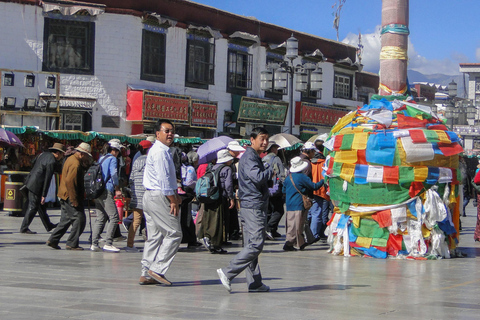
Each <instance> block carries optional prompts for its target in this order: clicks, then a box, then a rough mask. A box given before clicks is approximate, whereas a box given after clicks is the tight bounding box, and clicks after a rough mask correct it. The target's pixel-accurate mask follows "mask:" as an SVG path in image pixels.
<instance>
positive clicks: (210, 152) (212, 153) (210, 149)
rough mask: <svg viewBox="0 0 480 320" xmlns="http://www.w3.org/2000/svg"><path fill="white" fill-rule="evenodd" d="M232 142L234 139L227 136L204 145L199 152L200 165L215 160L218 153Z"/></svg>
mask: <svg viewBox="0 0 480 320" xmlns="http://www.w3.org/2000/svg"><path fill="white" fill-rule="evenodd" d="M230 141H233V139H232V138H230V137H227V136H220V137H216V138H213V139H210V140H208V141H207V142H205V143H204V144H202V145H201V146H200V147H198V150H197V154H198V158H199V159H198V163H199V164H202V163H208V162H211V161H213V160H215V159H216V158H217V151H219V150H222V149H225V148H226V147H227V145H228V143H229V142H230Z"/></svg>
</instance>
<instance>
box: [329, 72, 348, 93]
mask: <svg viewBox="0 0 480 320" xmlns="http://www.w3.org/2000/svg"><path fill="white" fill-rule="evenodd" d="M351 82H352V77H351V76H347V75H344V74H339V73H335V88H334V93H333V97H334V98H342V99H350V98H351V96H352V94H351V85H350V84H351Z"/></svg>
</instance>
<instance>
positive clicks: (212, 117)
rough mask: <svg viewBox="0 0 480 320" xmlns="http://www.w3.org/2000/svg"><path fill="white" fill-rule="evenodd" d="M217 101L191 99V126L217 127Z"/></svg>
mask: <svg viewBox="0 0 480 320" xmlns="http://www.w3.org/2000/svg"><path fill="white" fill-rule="evenodd" d="M217 109H218V107H217V103H216V102H211V101H204V100H196V99H192V114H191V121H190V126H191V127H201V128H211V129H216V128H217Z"/></svg>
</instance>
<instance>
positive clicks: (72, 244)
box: [47, 142, 92, 250]
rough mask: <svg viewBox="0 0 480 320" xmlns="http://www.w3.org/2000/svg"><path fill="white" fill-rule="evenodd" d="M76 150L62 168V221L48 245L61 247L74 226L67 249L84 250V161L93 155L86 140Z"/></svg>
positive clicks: (60, 189) (59, 190)
mask: <svg viewBox="0 0 480 320" xmlns="http://www.w3.org/2000/svg"><path fill="white" fill-rule="evenodd" d="M75 150H76V152H75V153H73V154H72V155H71V156H69V157H68V158H67V161H65V164H64V165H63V169H62V179H61V180H60V186H59V188H58V197H59V198H60V206H61V211H60V212H61V214H60V222H59V223H58V226H57V227H56V228H55V230H54V231H53V232H52V235H51V236H50V238H49V239H48V241H47V245H48V246H49V247H52V248H53V249H60V246H59V245H58V243H59V242H60V239H61V238H62V237H63V235H64V234H65V233H66V232H67V230H68V228H69V227H70V226H72V229H71V230H70V235H69V237H68V239H67V243H66V247H65V249H67V250H83V248H82V247H80V246H79V245H78V244H79V240H80V236H81V235H82V233H83V230H84V229H85V223H86V220H87V219H86V216H85V211H84V205H83V201H84V196H85V185H84V175H85V167H84V166H83V163H84V162H85V158H87V157H92V155H91V153H90V152H91V148H90V145H89V144H88V143H85V142H82V143H80V145H79V146H78V147H77V148H75Z"/></svg>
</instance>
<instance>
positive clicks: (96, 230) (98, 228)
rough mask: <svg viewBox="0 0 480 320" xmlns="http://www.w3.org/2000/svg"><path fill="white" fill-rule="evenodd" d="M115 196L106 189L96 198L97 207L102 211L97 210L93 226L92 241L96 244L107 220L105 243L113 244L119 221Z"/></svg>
mask: <svg viewBox="0 0 480 320" xmlns="http://www.w3.org/2000/svg"><path fill="white" fill-rule="evenodd" d="M113 196H114V194H113V193H112V192H110V191H108V190H107V189H105V191H104V192H103V193H102V195H101V196H100V197H98V198H97V199H95V208H96V209H97V210H98V211H100V212H98V211H97V219H96V220H95V224H94V226H93V228H92V243H93V244H94V245H96V246H98V239H100V234H101V233H102V232H103V229H104V228H105V224H106V223H107V221H108V225H107V234H106V236H105V244H106V245H108V246H111V245H112V243H113V234H114V232H115V228H116V227H117V225H118V221H119V219H118V211H117V206H116V205H115V200H114V199H113Z"/></svg>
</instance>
